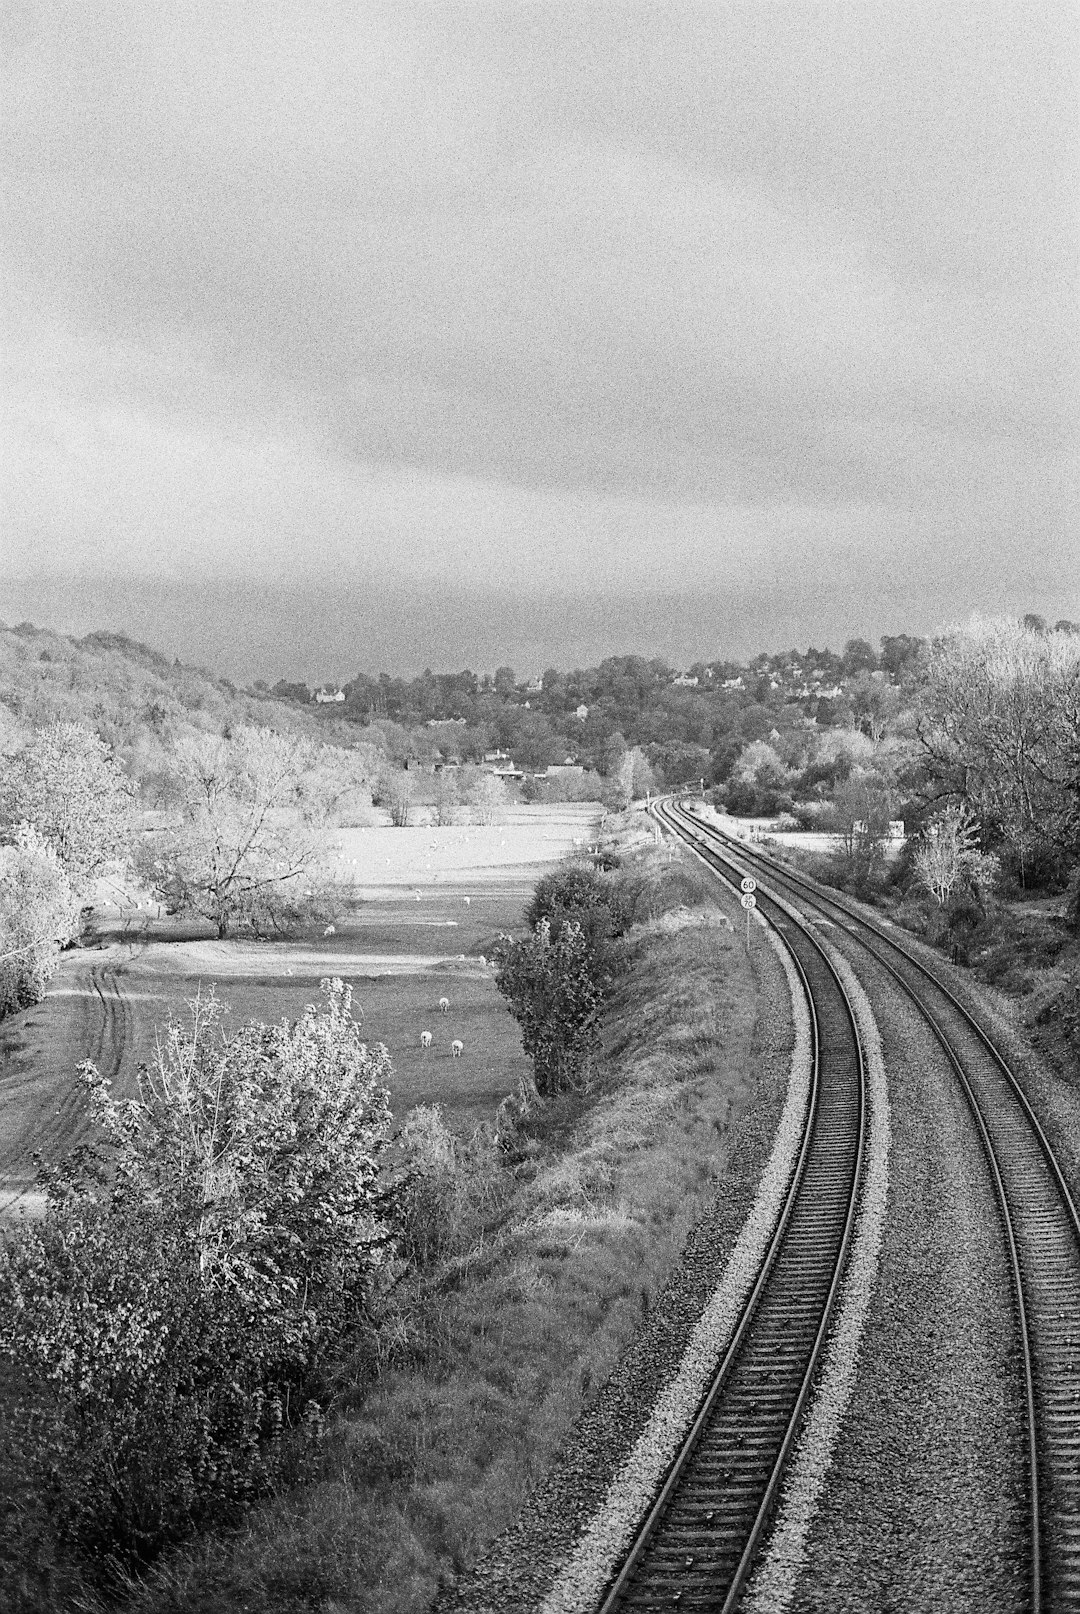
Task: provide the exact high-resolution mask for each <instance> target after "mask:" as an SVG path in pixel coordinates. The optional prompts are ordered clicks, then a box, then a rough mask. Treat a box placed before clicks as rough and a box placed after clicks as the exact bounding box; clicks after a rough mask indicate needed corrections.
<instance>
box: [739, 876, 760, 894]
mask: <svg viewBox="0 0 1080 1614" xmlns="http://www.w3.org/2000/svg"><path fill="white" fill-rule="evenodd" d="M739 883H740V888H741V889H742V890H743V891H756V890H757V881H756V880H755V879H754V878H753V876H752V875H750V874H747V875H744V876H743V878H742V880H741V881H740V882H739Z"/></svg>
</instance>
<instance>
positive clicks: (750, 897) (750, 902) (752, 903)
mask: <svg viewBox="0 0 1080 1614" xmlns="http://www.w3.org/2000/svg"><path fill="white" fill-rule="evenodd" d="M739 901H740V902H741V903H742V905H743V907H744V908H756V907H757V898H756V897H755V895H754V893H753V892H752V891H747V892H745V893H744V894H743V895H742V896H741V897H740V898H739Z"/></svg>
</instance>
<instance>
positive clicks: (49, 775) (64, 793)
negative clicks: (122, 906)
mask: <svg viewBox="0 0 1080 1614" xmlns="http://www.w3.org/2000/svg"><path fill="white" fill-rule="evenodd" d="M2 761H3V766H2V767H0V825H3V826H7V827H8V828H9V830H13V829H14V827H15V826H16V825H18V824H20V823H26V824H32V825H33V827H34V829H35V830H37V832H38V834H39V835H41V836H42V838H43V839H44V840H45V841H46V842H47V843H48V844H49V845H50V846H51V847H52V848H53V850H54V851H55V852H56V855H57V857H58V858H59V859H60V862H61V863H62V864H63V867H64V869H65V871H66V873H67V875H68V878H69V879H70V880H71V882H72V884H73V885H74V886H75V887H76V889H77V890H79V891H80V892H85V891H87V890H88V888H89V886H90V884H91V882H92V881H93V880H94V878H95V877H96V876H97V875H98V874H100V873H101V871H102V869H104V868H105V866H106V865H107V864H108V863H110V862H112V861H113V859H115V858H117V857H121V856H123V855H124V854H125V852H126V850H127V847H128V842H129V836H130V830H131V810H132V800H133V794H134V792H133V790H132V786H131V783H130V781H129V780H128V779H127V777H126V776H125V774H124V773H123V771H122V770H121V769H120V768H119V767H118V766H117V764H116V762H115V761H114V760H113V757H112V753H111V752H110V750H109V748H108V746H107V745H105V744H104V743H103V742H102V741H101V740H99V739H98V737H97V735H95V734H91V732H90V731H89V729H85V728H82V727H81V726H80V725H79V724H78V723H51V724H49V725H48V726H47V727H45V728H40V729H36V730H35V731H34V732H33V734H32V735H31V736H30V737H29V738H28V739H27V740H25V741H24V742H23V743H22V744H20V745H19V746H17V747H16V748H15V749H14V750H12V751H11V752H10V753H9V754H8V755H6V756H5V757H4V758H3V759H2Z"/></svg>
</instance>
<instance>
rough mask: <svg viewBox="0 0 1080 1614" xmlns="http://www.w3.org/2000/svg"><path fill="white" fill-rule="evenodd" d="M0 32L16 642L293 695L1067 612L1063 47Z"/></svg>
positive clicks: (616, 24) (294, 8)
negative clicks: (206, 668) (108, 636)
mask: <svg viewBox="0 0 1080 1614" xmlns="http://www.w3.org/2000/svg"><path fill="white" fill-rule="evenodd" d="M4 16H5V22H4V29H5V34H4V38H3V41H2V46H3V56H4V59H5V75H6V80H7V82H6V84H5V85H4V87H3V95H4V105H5V109H6V110H5V117H4V129H3V141H4V159H3V161H4V168H5V172H6V185H7V202H6V219H5V225H4V237H5V251H6V257H7V288H8V289H7V293H6V324H7V331H6V342H5V382H4V409H5V426H4V435H5V440H6V444H7V448H6V452H5V455H4V461H5V468H4V472H3V476H4V523H3V532H2V537H0V545H2V550H0V561H2V565H0V618H4V619H5V620H7V621H9V622H10V621H12V620H14V619H15V618H16V617H18V616H23V615H30V616H32V617H34V618H35V619H36V620H39V621H48V622H49V623H50V624H51V625H54V626H57V627H62V628H74V629H77V630H80V631H85V630H86V629H88V628H90V627H93V626H98V625H104V626H110V627H116V628H123V629H126V630H127V631H129V632H135V633H137V634H138V636H140V637H143V638H147V639H150V640H151V641H152V642H155V643H159V644H162V645H163V646H164V647H165V648H167V649H170V650H172V649H176V650H179V652H180V653H181V654H184V655H188V656H200V655H201V656H204V657H205V658H206V659H212V660H216V662H217V663H218V664H219V665H221V666H223V667H224V668H226V669H227V670H229V671H232V672H233V673H234V674H236V673H239V674H244V675H249V676H250V675H253V674H258V673H263V674H264V675H267V676H271V677H272V676H276V675H277V674H278V673H279V672H290V673H295V672H298V673H301V674H304V673H306V674H309V675H311V676H320V675H322V674H324V673H327V674H344V673H347V672H350V671H355V670H356V669H357V668H358V667H366V668H369V669H372V670H377V669H378V668H379V667H394V668H400V669H408V668H419V667H421V666H423V665H424V664H425V663H431V664H432V665H462V664H465V663H471V664H473V665H494V664H495V663H496V662H497V661H505V660H510V661H511V662H514V661H515V643H514V642H513V641H514V639H515V637H516V639H517V649H518V655H517V661H519V662H520V663H521V667H520V670H521V671H523V672H524V671H531V670H533V669H532V662H533V660H537V661H539V662H541V663H545V662H549V661H550V662H554V663H556V664H565V663H567V662H570V661H577V662H580V661H583V660H591V659H595V658H596V657H598V656H599V655H602V654H605V653H609V652H611V651H615V650H630V649H642V650H648V651H665V650H666V651H668V652H669V653H670V654H672V655H673V656H674V657H675V658H676V659H677V660H684V661H685V660H690V659H693V658H694V656H696V655H706V656H714V655H725V654H729V653H732V652H735V653H738V652H753V651H754V650H757V649H759V648H769V647H774V648H776V647H779V646H780V645H784V644H803V645H805V644H807V643H810V642H814V643H818V644H820V643H822V642H823V641H825V640H831V642H832V643H833V644H836V643H838V642H842V641H843V639H844V638H846V637H848V636H850V635H852V634H856V633H857V634H865V635H869V636H876V635H877V634H879V633H881V632H891V631H898V630H904V629H910V630H913V631H926V630H928V629H930V628H933V627H934V626H935V625H937V624H938V623H940V622H941V621H942V620H944V619H945V618H946V617H949V616H956V615H964V614H967V613H968V612H969V611H971V610H972V609H983V610H995V611H996V610H1003V609H1004V610H1014V611H1023V610H1027V609H1034V610H1040V611H1042V612H1044V613H1045V614H1048V615H1050V616H1051V617H1055V616H1059V615H1068V616H1073V617H1080V539H1078V525H1077V515H1078V478H1077V456H1076V450H1077V420H1078V410H1077V404H1078V401H1080V397H1078V394H1080V387H1078V362H1077V361H1078V352H1080V340H1078V336H1080V332H1078V321H1080V304H1078V298H1077V291H1078V275H1077V267H1078V244H1080V140H1078V106H1080V97H1078V82H1077V73H1078V66H1080V7H1078V5H1077V4H1075V3H1070V4H1062V5H1055V4H1050V3H1044V0H1024V3H1022V4H1017V5H1015V6H995V5H988V4H979V5H965V4H963V3H959V0H941V3H937V4H933V5H919V4H917V3H913V0H897V3H895V4H889V5H874V4H871V3H867V0H859V3H858V4H854V5H850V6H844V5H839V4H832V5H811V4H798V5H792V6H784V5H778V4H773V3H768V0H759V3H753V4H746V5H725V4H721V3H715V4H703V5H698V6H680V5H678V4H675V3H673V0H663V3H662V4H657V5H654V6H648V7H635V6H630V5H615V4H604V5H589V4H586V3H584V0H574V3H573V4H570V5H567V6H547V5H542V4H535V3H524V0H523V3H519V4H505V5H495V6H482V5H467V6H454V5H451V4H447V3H440V4H437V5H436V4H433V5H427V6H417V7H412V6H409V5H406V4H403V3H401V0H395V3H393V4H390V5H387V6H385V7H380V6H361V5H357V4H356V3H355V0H348V3H342V4H340V5H333V4H317V3H312V4H309V5H297V4H295V0H282V3H275V0H259V3H252V4H246V3H243V0H233V3H227V4H222V3H221V0H207V3H206V4H201V5H200V4H189V3H186V0H169V3H168V4H167V5H165V4H162V5H158V4H147V3H146V0H135V3H133V4H130V5H111V4H108V3H106V0H94V3H93V4H91V5H87V4H85V3H82V0H79V3H70V4H65V3H63V0H52V3H44V0H41V3H37V0H26V3H19V0H12V3H10V4H8V5H7V6H6V8H5V13H4ZM293 600H295V601H296V602H297V603H296V608H295V610H294V609H293V607H292V605H291V604H290V602H291V601H293ZM413 601H414V602H415V609H413V608H412V606H411V604H410V602H413ZM275 658H276V659H275Z"/></svg>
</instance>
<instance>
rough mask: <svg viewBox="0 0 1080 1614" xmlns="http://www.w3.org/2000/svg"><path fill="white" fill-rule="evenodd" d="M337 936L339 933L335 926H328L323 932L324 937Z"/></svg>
mask: <svg viewBox="0 0 1080 1614" xmlns="http://www.w3.org/2000/svg"><path fill="white" fill-rule="evenodd" d="M336 934H337V931H336V929H335V927H334V926H333V925H327V927H326V929H325V930H324V931H323V935H324V936H334V935H336Z"/></svg>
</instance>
